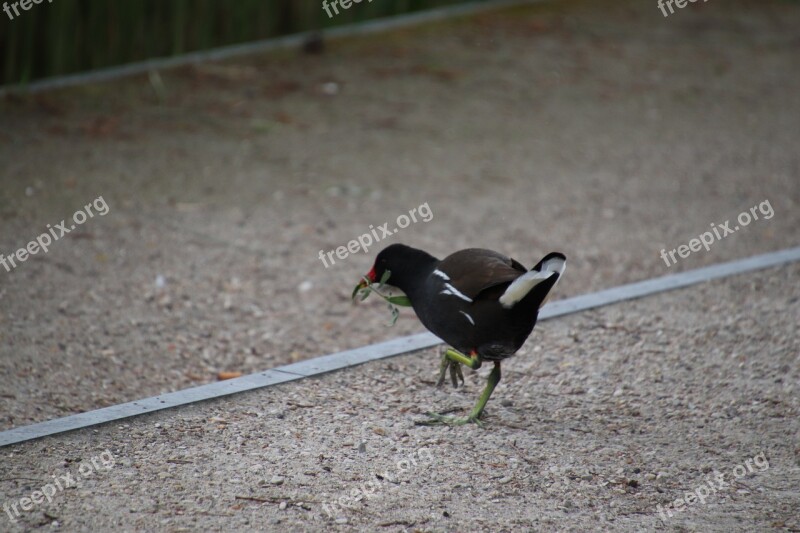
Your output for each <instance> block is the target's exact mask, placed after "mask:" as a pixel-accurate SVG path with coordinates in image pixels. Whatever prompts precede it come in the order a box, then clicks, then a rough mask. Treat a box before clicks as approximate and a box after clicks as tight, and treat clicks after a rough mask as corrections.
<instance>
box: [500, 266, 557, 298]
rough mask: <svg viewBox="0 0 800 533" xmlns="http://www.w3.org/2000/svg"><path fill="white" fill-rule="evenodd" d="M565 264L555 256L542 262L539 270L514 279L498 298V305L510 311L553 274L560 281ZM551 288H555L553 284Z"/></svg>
mask: <svg viewBox="0 0 800 533" xmlns="http://www.w3.org/2000/svg"><path fill="white" fill-rule="evenodd" d="M566 264H567V261H566V259H564V258H563V256H555V257H551V258H549V259H547V260H546V261H544V262H542V265H541V270H531V271H530V272H526V273H525V274H523V275H521V276H520V277H518V278H517V279H515V280H514V282H513V283H511V285H509V286H508V288H507V289H506V291H505V292H504V293H503V295H502V296H500V300H499V301H500V305H502V306H503V307H505V308H506V309H510V308H512V307H514V305H516V303H517V302H519V301H520V300H522V299H523V298H525V297H526V296H527V295H528V293H530V292H531V291H532V290H533V288H534V287H536V286H537V285H538V284H540V283H541V282H543V281H544V280H546V279H549V278H550V277H551V276H553V275H554V274H557V275H558V276H559V279H560V278H561V274H563V273H564V269H565V267H566ZM556 284H558V280H556ZM553 287H555V284H554V285H553ZM551 290H552V287H551Z"/></svg>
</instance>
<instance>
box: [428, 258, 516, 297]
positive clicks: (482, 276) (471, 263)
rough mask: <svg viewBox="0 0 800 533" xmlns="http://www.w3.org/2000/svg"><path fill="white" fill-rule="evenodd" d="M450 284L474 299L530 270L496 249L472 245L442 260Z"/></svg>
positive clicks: (441, 264) (441, 265) (442, 267)
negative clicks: (484, 248) (485, 248)
mask: <svg viewBox="0 0 800 533" xmlns="http://www.w3.org/2000/svg"><path fill="white" fill-rule="evenodd" d="M439 270H441V271H442V272H444V273H445V274H447V275H448V276H450V281H449V282H448V283H450V284H451V285H452V286H453V287H455V288H456V289H458V290H459V291H460V292H462V293H463V294H465V295H467V296H469V297H470V298H472V299H473V300H474V299H475V298H476V297H477V296H478V294H480V293H481V292H482V291H484V290H486V289H489V288H491V287H495V286H497V285H501V284H504V283H509V282H511V281H514V280H515V279H517V278H518V277H520V276H521V275H522V274H524V273H525V272H527V270H526V269H525V267H524V266H522V265H521V264H519V263H518V262H517V261H515V260H514V259H511V258H510V257H506V256H504V255H502V254H499V253H497V252H493V251H492V250H483V249H480V248H469V249H467V250H461V251H458V252H456V253H454V254H451V255H449V256H447V257H445V258H444V260H443V261H442V262H441V263H439Z"/></svg>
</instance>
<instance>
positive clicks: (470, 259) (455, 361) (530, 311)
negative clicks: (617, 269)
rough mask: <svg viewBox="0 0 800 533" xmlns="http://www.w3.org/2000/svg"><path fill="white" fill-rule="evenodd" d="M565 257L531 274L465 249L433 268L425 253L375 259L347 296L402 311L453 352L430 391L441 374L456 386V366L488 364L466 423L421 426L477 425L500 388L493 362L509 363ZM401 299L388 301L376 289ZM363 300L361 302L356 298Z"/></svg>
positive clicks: (546, 261)
mask: <svg viewBox="0 0 800 533" xmlns="http://www.w3.org/2000/svg"><path fill="white" fill-rule="evenodd" d="M566 260H567V258H566V256H564V254H562V253H559V252H552V253H549V254H547V255H546V256H544V258H543V259H542V260H541V261H539V262H538V263H537V264H536V266H534V267H533V268H532V269H531V270H528V269H526V268H525V267H524V266H522V264H520V263H519V262H518V261H516V260H514V259H511V258H510V257H506V256H504V255H502V254H500V253H497V252H493V251H491V250H483V249H479V248H469V249H466V250H461V251H459V252H455V253H453V254H451V255H449V256H447V257H446V258H444V259H443V260H439V259H437V258H435V257H433V256H432V255H430V254H429V253H427V252H424V251H422V250H418V249H416V248H412V247H410V246H406V245H404V244H392V245H391V246H388V247H386V248H384V249H383V250H382V251H381V252H380V253H379V254H378V256H377V257H376V259H375V264H374V265H373V267H372V269H371V270H370V271H369V273H368V274H367V275H366V276H364V278H362V281H361V282H360V283H359V284H358V285H357V286H356V288H355V290H354V291H353V297H354V298H355V296H356V295H357V293H359V291H362V292H363V293H364V296H363V297H364V298H365V297H366V296H367V295H368V294H369V292H370V291H373V292H376V293H377V294H378V295H380V296H382V297H383V298H385V299H387V300H389V302H390V303H395V304H398V305H403V304H409V305H411V306H412V307H413V308H414V311H415V312H416V314H417V317H419V319H420V321H421V322H422V324H423V325H424V326H425V327H426V328H428V329H429V330H430V331H431V332H432V333H433V334H434V335H436V336H437V337H439V338H440V339H442V340H443V341H445V342H446V343H447V344H449V345H450V346H452V348H448V349H447V350H445V353H444V355H443V356H442V364H441V367H440V369H439V380H438V382H437V386H438V385H441V384H442V382H443V381H444V378H445V375H446V373H447V370H448V368H449V369H450V377H451V379H452V382H453V386H455V387H457V386H458V378H460V379H461V382H462V384H463V382H464V376H463V374H462V372H461V366H460V365H462V364H464V365H467V366H468V367H470V368H472V369H473V370H475V369H478V368H480V367H481V364H482V362H483V361H492V362H493V363H494V368H493V369H492V371H491V373H490V374H489V380H488V383H487V384H486V388H485V389H484V390H483V393H482V394H481V396H480V398H479V399H478V402H477V403H476V404H475V407H474V408H473V409H472V411H471V412H470V413H469V415H468V416H466V417H454V416H445V415H440V414H437V413H428V415H429V416H430V417H431V419H430V420H426V421H424V422H419V423H420V424H425V425H434V424H448V425H461V424H466V423H470V422H475V423H478V424H480V417H481V415H482V413H483V409H484V407H486V402H488V401H489V397H490V396H491V395H492V392H493V391H494V388H495V387H496V386H497V384H498V383H499V382H500V362H501V361H502V360H503V359H506V358H508V357H511V356H512V355H514V354H515V353H516V352H517V350H519V349H520V347H521V346H522V344H523V343H524V342H525V340H526V339H527V338H528V335H530V333H531V331H533V327H534V326H535V325H536V319H537V317H538V314H539V308H540V307H541V306H542V304H543V303H544V301H545V299H546V298H547V295H548V293H549V292H550V290H551V289H552V288H553V287H554V286H555V284H556V283H557V282H558V280H559V278H560V277H561V275H562V274H563V273H564V267H565V266H566ZM383 284H386V285H388V286H392V287H396V288H398V289H400V290H401V291H403V293H405V295H406V297H407V300H406V299H402V297H397V296H395V297H389V296H387V295H386V294H384V293H382V292H381V286H382V285H383ZM362 299H363V298H362Z"/></svg>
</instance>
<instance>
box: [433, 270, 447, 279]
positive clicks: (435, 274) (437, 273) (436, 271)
mask: <svg viewBox="0 0 800 533" xmlns="http://www.w3.org/2000/svg"><path fill="white" fill-rule="evenodd" d="M433 275H434V276H439V277H440V278H442V279H443V280H445V281H450V276H448V275H447V274H445V273H444V272H442V271H441V270H434V271H433Z"/></svg>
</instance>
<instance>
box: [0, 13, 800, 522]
mask: <svg viewBox="0 0 800 533" xmlns="http://www.w3.org/2000/svg"><path fill="white" fill-rule="evenodd" d="M798 27H800V5H798V4H797V3H793V2H784V1H767V2H726V3H724V4H723V3H722V2H714V1H711V2H707V3H694V4H690V5H689V6H688V7H686V8H684V9H681V10H678V11H677V12H676V13H675V14H673V15H670V16H669V17H667V18H665V17H663V16H662V14H661V12H660V11H659V10H658V8H657V7H656V3H655V2H652V4H651V3H649V2H648V3H642V2H633V1H623V2H609V1H603V2H588V1H571V0H570V1H564V2H558V3H555V2H544V3H541V4H536V5H532V6H525V7H520V8H514V9H505V10H501V11H497V12H492V13H489V14H483V15H480V16H475V17H466V18H460V19H457V20H452V21H448V22H443V23H436V24H428V25H424V26H420V27H416V28H412V29H405V30H399V31H393V32H390V33H384V34H376V35H372V36H368V37H358V38H349V39H343V40H336V41H330V42H328V43H327V46H326V49H325V52H324V53H323V54H321V55H305V54H301V53H299V52H298V51H294V50H286V51H280V52H274V53H270V54H262V55H257V56H250V57H247V58H241V59H237V60H230V61H225V62H222V63H215V64H204V65H197V66H193V67H186V68H182V69H177V70H170V71H162V72H160V73H159V75H158V77H155V76H153V77H152V80H156V79H160V80H161V82H162V83H163V89H159V87H160V85H159V83H158V82H157V81H151V79H150V78H148V77H146V76H145V77H137V78H129V79H125V80H120V81H117V82H113V83H106V84H98V85H91V86H82V87H77V88H73V89H66V90H61V91H57V92H46V93H41V94H37V95H10V96H6V97H5V98H3V99H2V100H0V160H1V161H2V162H3V165H2V168H1V169H0V253H2V254H4V255H5V256H6V257H8V256H10V255H12V254H13V253H14V252H15V251H16V250H17V249H18V248H21V247H24V246H26V245H27V243H28V242H29V241H31V240H34V239H36V237H37V236H39V235H40V234H41V233H42V232H45V231H47V225H48V224H50V225H51V226H55V225H56V224H58V223H59V222H60V221H61V220H62V219H65V220H67V222H68V223H69V219H70V217H72V215H73V213H74V212H75V211H77V210H80V209H83V207H84V206H85V205H87V204H89V203H91V202H92V201H93V200H95V199H96V198H98V197H100V196H102V198H103V200H104V201H105V203H106V204H107V206H108V212H107V214H105V215H102V216H100V215H96V216H95V217H93V218H89V219H88V220H87V221H86V222H85V223H84V224H82V225H80V226H79V227H77V228H76V229H75V230H73V231H71V232H70V233H69V234H68V235H66V236H64V237H63V239H62V240H58V241H55V242H54V243H52V245H51V247H50V250H49V251H48V252H47V253H46V254H45V253H38V254H36V255H33V256H31V257H30V258H29V259H28V260H27V261H26V262H24V263H21V264H19V265H18V266H17V267H16V268H14V269H12V270H11V271H10V272H6V270H5V269H4V268H3V267H2V266H0V430H2V429H8V428H12V427H17V426H20V425H25V424H30V423H33V422H38V421H42V420H48V419H51V418H56V417H61V416H65V415H68V414H72V413H77V412H82V411H86V410H91V409H96V408H99V407H104V406H107V405H113V404H116V403H120V402H124V401H129V400H134V399H137V398H142V397H147V396H152V395H156V394H159V393H162V392H166V391H174V390H179V389H183V388H186V387H190V386H194V385H197V384H201V383H205V382H210V381H214V380H216V379H217V374H218V373H219V372H223V371H228V372H243V373H250V372H255V371H258V370H263V369H267V368H271V367H274V366H278V365H280V364H284V363H289V362H293V361H298V360H302V359H307V358H310V357H316V356H318V355H323V354H327V353H331V352H335V351H338V350H343V349H348V348H354V347H358V346H363V345H366V344H369V343H373V342H377V341H381V340H386V339H390V338H393V337H396V336H400V335H405V334H410V333H414V332H418V331H420V328H421V326H420V325H419V323H418V322H417V320H416V318H415V317H413V315H412V314H411V313H408V312H405V313H403V315H402V317H401V319H400V320H399V321H398V323H397V325H396V326H395V327H393V328H387V327H386V326H385V324H386V322H387V320H388V318H389V316H388V313H387V312H386V310H385V309H384V307H383V306H382V305H381V304H380V303H379V302H377V301H372V300H368V301H367V302H365V303H364V304H363V305H360V306H358V307H353V306H352V305H351V304H350V301H349V295H350V291H351V289H352V287H353V285H354V284H355V282H356V281H357V280H358V277H359V276H360V275H361V274H363V273H364V272H366V271H367V270H368V269H369V267H370V265H371V260H372V258H373V257H374V255H375V253H376V252H377V251H378V250H379V249H380V248H381V247H382V246H384V245H386V244H391V243H393V242H405V243H407V244H411V245H414V246H418V247H421V248H424V249H426V250H428V251H430V252H431V253H434V254H435V255H439V256H444V255H446V254H448V253H450V252H452V251H455V250H458V249H460V248H464V247H469V246H480V247H487V248H492V249H496V250H498V251H502V252H504V253H507V254H509V255H512V256H513V257H515V258H517V259H518V260H520V261H522V262H523V263H525V264H532V263H534V262H535V261H537V260H538V259H539V258H540V257H541V256H542V255H544V254H545V253H546V252H548V251H551V250H560V251H562V252H564V253H565V254H566V255H567V256H568V258H569V259H568V269H567V272H566V275H565V277H564V280H563V281H562V282H561V283H559V285H558V288H557V291H556V292H557V294H554V298H563V297H568V296H574V295H577V294H583V293H587V292H591V291H595V290H599V289H603V288H608V287H612V286H616V285H619V284H622V283H626V282H630V281H635V280H641V279H647V278H651V277H654V276H660V275H664V274H668V273H672V272H677V271H681V270H686V269H690V268H695V267H698V266H702V265H709V264H714V263H718V262H721V261H726V260H730V259H734V258H739V257H747V256H750V255H754V254H757V253H762V252H767V251H773V250H779V249H783V248H787V247H790V246H797V244H798V241H799V240H800V239H798V237H800V230H798V228H800V210H798V204H799V203H800V151H798V150H797V147H798V146H800V127H798V124H800V121H798V119H800V68H799V67H800V38H799V37H798V33H797V28H798ZM422 205H427V207H429V208H430V212H431V213H432V217H431V218H430V220H429V221H427V222H426V221H423V220H419V221H418V222H416V223H412V224H410V225H409V226H408V227H407V228H405V229H401V230H399V231H398V233H397V234H394V235H392V236H390V237H387V238H385V239H384V240H381V242H379V243H378V244H376V245H375V246H373V247H372V248H370V250H369V251H368V253H366V254H365V253H354V254H350V255H349V256H348V257H347V258H346V259H344V260H341V259H337V260H336V264H333V265H329V266H328V267H327V268H326V266H325V265H324V264H323V262H322V261H320V259H319V252H320V250H323V251H331V250H335V249H336V247H338V246H342V245H347V243H348V241H350V240H352V239H356V238H358V237H359V236H360V235H362V234H364V233H369V232H370V225H372V226H373V227H375V228H377V227H379V226H381V225H383V224H384V223H389V227H390V228H391V227H394V226H396V218H397V217H398V216H399V215H403V214H408V213H409V211H410V210H412V209H414V208H417V209H418V212H419V207H420V206H422ZM767 205H768V206H769V208H770V210H771V211H772V212H773V215H772V216H769V217H768V218H767V215H766V214H765V213H766V212H767V210H766V209H764V210H759V209H758V207H759V206H760V207H761V208H764V207H765V206H767ZM753 207H756V210H755V211H751V208H753ZM743 211H747V212H749V213H753V214H758V215H759V220H755V221H752V222H751V223H750V224H749V225H747V226H746V227H741V228H740V229H739V230H737V231H736V232H735V233H734V234H732V235H728V236H726V237H724V238H722V239H719V240H717V241H716V242H714V243H713V244H712V245H711V247H710V249H709V250H708V251H706V250H701V251H699V252H694V253H692V254H691V255H689V256H688V257H687V258H679V259H678V262H677V264H676V265H673V266H667V265H666V264H665V261H664V260H663V259H662V258H661V256H660V252H661V250H662V249H666V250H667V251H670V250H672V249H675V248H677V247H678V246H680V245H683V244H688V243H689V241H690V239H692V238H694V237H697V236H699V235H700V234H702V233H704V232H706V231H710V230H711V228H712V227H714V228H716V227H718V225H722V224H724V223H725V222H726V221H730V222H731V223H730V227H731V228H733V227H734V226H735V225H738V222H737V215H739V214H740V213H741V212H743ZM797 274H798V267H797V266H786V267H781V268H776V269H771V270H768V271H763V272H759V273H756V274H749V275H743V276H737V277H735V278H731V279H728V280H721V281H717V282H713V283H710V284H707V285H704V286H701V287H698V288H694V289H687V290H682V291H678V292H675V293H670V294H665V295H659V296H656V297H652V298H648V299H645V300H642V301H637V302H628V303H624V304H620V305H617V306H613V307H609V308H606V309H601V310H598V311H593V312H589V313H583V314H580V315H576V316H572V317H568V318H563V319H556V320H553V321H551V322H546V323H543V324H541V325H540V326H538V327H537V330H536V331H535V332H534V334H533V336H532V337H531V339H530V340H529V342H528V343H527V344H526V346H525V347H524V348H523V350H522V351H521V352H520V354H519V355H518V356H517V357H516V358H514V359H512V360H510V361H509V362H508V363H507V364H505V365H504V379H503V382H502V383H501V385H500V386H499V387H498V389H497V391H496V392H495V395H494V397H493V399H492V401H491V402H490V404H489V408H488V415H487V420H486V426H485V427H484V428H478V427H467V428H458V429H442V428H422V427H418V426H415V425H414V424H413V421H414V420H416V419H418V418H419V417H421V416H422V413H424V412H425V411H426V410H429V409H439V410H441V409H444V408H447V407H451V406H452V407H455V408H458V409H459V410H466V409H468V408H469V407H470V405H471V403H472V402H473V401H474V399H475V397H476V396H477V394H478V392H479V391H480V388H481V387H482V385H483V382H484V380H485V374H486V372H485V371H482V372H481V373H479V374H477V375H476V376H479V377H471V378H468V385H467V388H466V390H465V391H452V390H448V389H442V390H436V389H434V388H433V387H432V383H433V379H434V377H435V370H436V366H437V364H438V363H437V361H436V353H435V351H434V350H429V351H425V352H421V353H418V354H414V355H410V356H405V357H401V358H397V359H393V360H391V361H386V362H382V363H378V364H370V365H366V366H364V367H360V368H358V369H355V370H352V371H345V372H340V373H335V374H331V375H328V376H325V377H323V378H320V379H312V380H302V381H300V382H297V383H292V384H285V385H281V386H279V387H276V388H272V389H268V390H264V391H257V392H254V393H249V394H243V395H239V396H236V397H233V398H229V399H225V400H221V401H215V402H208V403H205V404H201V405H195V406H192V407H189V408H184V409H177V410H175V411H170V412H164V413H161V414H156V415H151V416H147V417H143V418H140V419H134V420H131V421H130V422H129V423H125V424H114V425H109V426H105V427H102V428H99V429H92V430H85V431H79V432H76V433H74V434H70V435H66V436H58V437H54V438H48V439H44V440H42V441H38V442H32V443H26V444H22V445H17V446H13V447H9V448H6V449H4V450H2V453H3V461H2V462H0V504H4V503H8V504H12V503H15V502H18V501H19V499H20V498H22V497H25V496H29V495H30V494H31V492H32V491H34V490H37V489H39V488H40V487H42V486H43V485H44V484H45V483H47V482H48V481H49V480H50V479H51V475H55V474H66V473H68V472H72V473H73V474H74V475H77V474H75V473H76V472H78V469H79V463H78V462H77V461H81V462H82V463H84V464H91V461H90V460H91V458H97V457H98V456H99V455H100V454H101V453H102V452H104V451H105V450H109V451H110V453H112V454H113V456H114V459H115V466H113V467H112V468H110V469H108V470H106V469H105V468H102V469H101V468H97V467H96V470H97V473H96V475H90V476H88V477H85V478H82V479H81V481H80V486H79V487H78V488H69V489H66V490H64V491H59V493H58V494H57V495H55V496H54V497H53V499H52V502H49V503H45V504H41V505H37V506H36V507H35V509H34V510H33V511H31V512H25V513H23V514H22V516H21V517H20V519H19V522H16V523H13V522H11V521H10V520H6V518H7V517H6V516H2V517H0V521H2V522H0V523H2V525H0V530H4V529H7V528H8V529H10V530H20V531H22V530H32V529H38V528H45V527H46V528H53V527H56V526H57V528H61V529H64V530H69V531H72V530H107V529H110V528H112V527H113V528H115V529H120V530H125V531H127V530H158V529H161V530H167V531H188V530H197V529H201V530H231V529H261V530H276V529H278V528H280V529H287V528H288V529H289V530H292V531H294V530H308V531H314V530H320V529H323V528H324V529H334V530H336V529H338V530H342V531H347V530H351V529H359V530H364V531H375V530H381V531H384V530H385V531H404V530H408V531H413V530H420V531H486V530H492V531H496V530H507V531H512V530H513V531H517V530H520V529H523V530H524V529H530V530H548V531H550V530H562V531H563V530H575V531H584V530H587V529H597V528H599V529H603V530H623V531H632V530H637V531H638V530H642V529H646V530H650V529H665V530H670V531H672V530H675V531H731V530H734V531H743V530H753V529H755V530H759V531H761V530H780V529H784V530H790V531H800V521H798V513H797V512H796V509H797V508H798V507H800V491H798V485H799V484H800V443H798V429H799V428H798V422H797V415H798V396H797V390H798V386H799V385H800V375H799V374H798V354H799V353H800V350H798V347H799V346H798V340H797V333H796V331H797V325H798V323H800V320H799V319H800V316H799V315H800V313H799V312H798V305H797V301H798V290H799V289H800V288H799V287H798V284H797V279H798V278H797ZM761 452H764V456H763V457H765V458H767V459H768V462H769V467H768V468H767V469H765V470H763V471H759V470H756V471H753V472H748V473H747V475H746V476H745V477H742V478H741V479H735V477H734V478H731V476H732V472H733V471H734V470H735V469H736V467H738V466H740V465H746V461H747V460H748V459H752V458H754V457H756V456H757V455H758V454H760V453H761ZM403 459H407V460H408V463H403V464H404V465H405V466H408V464H409V463H411V466H410V467H409V468H408V469H404V470H403V471H402V472H399V471H398V468H397V464H398V461H402V460H403ZM411 459H416V463H417V464H413V462H412V461H411ZM86 461H88V462H86ZM98 464H100V463H98ZM751 464H754V463H752V461H751ZM101 470H102V471H101ZM387 470H388V472H389V474H390V475H389V476H382V474H381V473H382V472H385V471H387ZM715 470H717V471H719V472H722V473H728V476H729V478H731V479H732V480H733V482H732V483H731V486H730V487H729V488H726V489H721V490H719V492H718V493H715V494H713V495H711V496H709V497H708V499H707V502H706V503H704V504H697V503H695V504H694V505H690V506H689V508H688V510H685V511H683V512H674V513H673V514H675V516H673V517H671V518H670V517H668V519H667V520H666V522H664V521H662V520H660V519H659V518H658V516H657V511H656V506H657V505H659V504H660V505H662V506H666V505H667V504H668V503H669V502H670V501H674V500H675V499H676V498H678V497H681V496H682V495H684V494H685V493H686V492H689V491H694V490H696V489H697V487H699V486H700V485H701V484H703V483H705V482H706V478H707V477H709V476H712V475H713V472H714V471H715ZM376 473H378V475H381V476H382V477H384V478H385V479H386V478H387V477H389V478H391V477H392V476H391V474H393V473H396V474H397V479H395V481H394V482H393V481H386V482H384V480H381V479H378V478H377V477H376V476H375V474H376ZM375 479H378V481H380V482H381V484H380V485H379V487H380V488H379V489H377V492H378V494H379V496H378V497H373V498H362V501H358V502H350V504H351V507H352V508H342V509H339V510H334V511H333V512H332V513H331V516H328V515H327V514H326V513H325V512H324V511H323V510H322V506H323V504H325V503H328V502H330V501H332V500H333V499H335V498H339V497H341V496H342V495H346V494H348V493H350V492H351V491H352V490H353V489H354V488H356V487H357V486H360V484H361V483H366V482H367V481H371V480H375ZM345 500H347V498H345ZM54 524H55V525H56V526H54Z"/></svg>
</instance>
